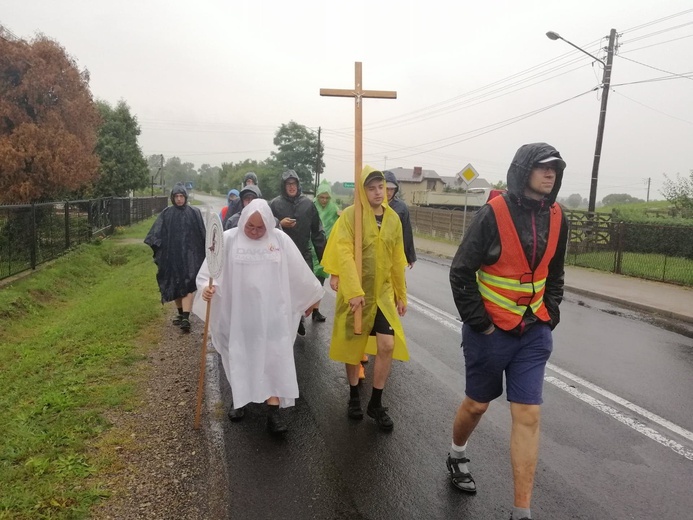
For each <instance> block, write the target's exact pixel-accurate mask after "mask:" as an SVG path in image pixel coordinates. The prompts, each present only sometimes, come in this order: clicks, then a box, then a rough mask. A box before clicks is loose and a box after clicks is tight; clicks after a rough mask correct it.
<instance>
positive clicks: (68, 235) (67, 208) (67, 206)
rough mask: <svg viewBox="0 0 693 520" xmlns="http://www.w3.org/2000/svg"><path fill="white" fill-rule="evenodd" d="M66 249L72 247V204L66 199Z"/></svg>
mask: <svg viewBox="0 0 693 520" xmlns="http://www.w3.org/2000/svg"><path fill="white" fill-rule="evenodd" d="M65 249H70V204H69V203H68V201H65Z"/></svg>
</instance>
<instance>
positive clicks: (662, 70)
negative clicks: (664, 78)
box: [619, 56, 693, 81]
mask: <svg viewBox="0 0 693 520" xmlns="http://www.w3.org/2000/svg"><path fill="white" fill-rule="evenodd" d="M619 58H621V59H622V60H628V61H632V62H633V63H637V64H638V65H642V66H643V67H647V68H648V69H653V70H656V71H658V72H665V73H667V74H671V75H672V76H678V77H680V78H683V79H690V80H691V81H693V78H690V77H688V76H682V75H681V74H677V73H676V72H671V71H668V70H664V69H660V68H657V67H653V66H652V65H648V64H647V63H642V62H640V61H637V60H633V59H631V58H626V57H625V56H619Z"/></svg>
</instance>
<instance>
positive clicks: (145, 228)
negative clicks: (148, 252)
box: [113, 215, 158, 240]
mask: <svg viewBox="0 0 693 520" xmlns="http://www.w3.org/2000/svg"><path fill="white" fill-rule="evenodd" d="M157 216H158V215H155V216H153V217H151V218H148V219H147V220H142V221H141V222H138V223H137V224H133V225H132V226H123V227H118V228H116V229H115V232H114V233H113V238H115V239H118V238H142V240H144V237H145V236H146V235H147V233H148V232H149V229H150V228H151V227H152V224H154V221H155V220H156V217H157Z"/></svg>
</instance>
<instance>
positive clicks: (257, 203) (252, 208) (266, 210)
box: [238, 199, 275, 238]
mask: <svg viewBox="0 0 693 520" xmlns="http://www.w3.org/2000/svg"><path fill="white" fill-rule="evenodd" d="M254 213H260V216H261V217H262V222H263V223H264V224H265V228H266V229H267V233H265V237H267V236H268V234H269V231H271V230H272V229H274V225H275V220H274V215H273V214H272V210H271V209H270V207H269V204H268V203H267V201H266V200H265V199H255V200H252V201H250V204H248V205H247V206H246V207H245V209H244V210H243V212H242V213H241V218H240V219H239V220H238V230H239V232H240V233H243V235H245V232H244V231H243V228H245V225H246V224H247V223H248V219H249V218H250V217H251V216H252V215H253V214H254ZM263 238H264V237H263Z"/></svg>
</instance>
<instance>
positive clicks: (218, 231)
mask: <svg viewBox="0 0 693 520" xmlns="http://www.w3.org/2000/svg"><path fill="white" fill-rule="evenodd" d="M205 254H206V257H207V267H208V268H209V276H210V277H211V278H219V277H220V276H221V268H222V266H223V265H224V228H222V227H221V219H220V218H219V215H217V214H216V213H212V214H210V215H209V217H208V218H207V236H206V238H205Z"/></svg>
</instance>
